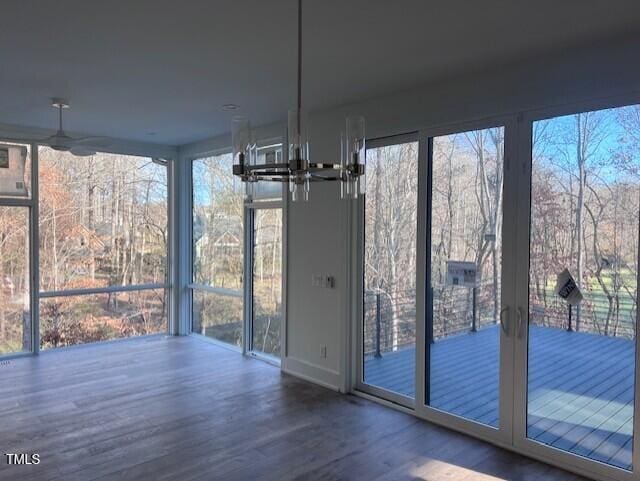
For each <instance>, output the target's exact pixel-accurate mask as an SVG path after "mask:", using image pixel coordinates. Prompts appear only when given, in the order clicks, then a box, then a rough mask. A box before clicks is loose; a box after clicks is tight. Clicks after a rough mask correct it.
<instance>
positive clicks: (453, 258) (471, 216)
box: [425, 127, 504, 427]
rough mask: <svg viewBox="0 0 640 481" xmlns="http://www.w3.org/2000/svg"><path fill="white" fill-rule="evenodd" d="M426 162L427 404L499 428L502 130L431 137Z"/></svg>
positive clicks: (500, 128) (493, 129) (474, 131)
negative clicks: (428, 193) (428, 169)
mask: <svg viewBox="0 0 640 481" xmlns="http://www.w3.org/2000/svg"><path fill="white" fill-rule="evenodd" d="M430 164H431V189H430V190H431V202H430V206H431V212H430V219H431V229H430V231H431V234H430V239H431V255H430V266H429V267H430V271H431V279H430V283H429V286H430V293H431V295H430V296H429V302H428V306H427V309H428V311H429V314H428V315H427V318H428V319H430V322H428V323H427V327H426V332H427V336H428V340H429V341H430V342H429V343H428V352H429V355H430V356H429V359H427V363H426V366H425V369H426V373H427V379H426V386H427V392H428V394H429V395H428V397H427V403H428V404H429V405H430V406H432V407H434V408H437V409H439V410H442V411H445V412H449V413H451V414H454V415H457V416H462V417H465V418H468V419H472V420H473V421H476V422H479V423H482V424H486V425H489V426H492V427H498V425H499V394H500V332H501V331H500V327H499V325H498V320H499V318H500V309H501V304H502V298H501V282H502V280H501V272H502V207H503V179H504V128H503V127H495V128H490V129H481V130H472V131H468V132H460V133H454V134H450V135H442V136H438V137H433V138H432V149H431V158H430ZM480 393H482V394H480Z"/></svg>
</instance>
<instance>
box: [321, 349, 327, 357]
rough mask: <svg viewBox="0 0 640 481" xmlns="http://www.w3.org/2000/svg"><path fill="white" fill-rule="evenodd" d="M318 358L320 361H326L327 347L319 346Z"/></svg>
mask: <svg viewBox="0 0 640 481" xmlns="http://www.w3.org/2000/svg"><path fill="white" fill-rule="evenodd" d="M320 357H321V358H322V359H326V358H327V346H321V347H320Z"/></svg>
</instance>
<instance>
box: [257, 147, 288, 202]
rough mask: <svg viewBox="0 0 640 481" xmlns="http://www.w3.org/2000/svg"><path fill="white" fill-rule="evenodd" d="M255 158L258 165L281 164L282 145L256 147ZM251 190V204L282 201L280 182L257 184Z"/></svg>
mask: <svg viewBox="0 0 640 481" xmlns="http://www.w3.org/2000/svg"><path fill="white" fill-rule="evenodd" d="M257 156H258V159H257V161H256V164H258V165H263V164H276V163H282V162H283V159H282V144H273V145H267V146H264V147H258V149H257ZM252 189H253V194H252V196H251V200H252V201H253V202H260V201H263V200H267V201H268V200H280V199H282V182H258V183H256V184H253V185H252Z"/></svg>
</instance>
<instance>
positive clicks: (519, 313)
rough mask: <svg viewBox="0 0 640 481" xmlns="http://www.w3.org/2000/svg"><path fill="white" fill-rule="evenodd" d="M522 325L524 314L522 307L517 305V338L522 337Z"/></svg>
mask: <svg viewBox="0 0 640 481" xmlns="http://www.w3.org/2000/svg"><path fill="white" fill-rule="evenodd" d="M523 325H524V314H523V309H522V307H518V327H517V329H518V339H522V326H523Z"/></svg>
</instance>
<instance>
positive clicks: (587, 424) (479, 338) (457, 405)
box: [365, 326, 635, 468]
mask: <svg viewBox="0 0 640 481" xmlns="http://www.w3.org/2000/svg"><path fill="white" fill-rule="evenodd" d="M499 332H500V331H499V329H498V327H496V326H492V327H488V328H485V329H483V330H481V331H479V332H477V333H469V334H462V335H459V336H455V337H450V338H446V339H443V340H440V341H436V342H435V343H434V344H432V354H431V359H432V362H431V385H430V391H431V402H430V404H431V406H433V407H435V408H438V409H441V410H443V411H447V412H450V413H453V414H456V415H459V416H462V417H466V418H469V419H473V420H474V421H478V422H481V423H484V424H488V425H490V426H498V382H499V381H498V376H499V372H498V365H499V363H498V361H499V359H498V357H499V349H498V348H499V345H498V337H499ZM414 364H415V350H414V349H413V348H406V349H402V350H399V351H396V352H389V353H383V355H382V358H378V359H376V358H373V357H371V358H368V359H367V360H366V361H365V380H366V382H367V383H368V384H372V385H375V386H378V387H382V388H385V389H388V390H391V391H394V392H398V393H401V394H405V395H407V396H411V397H413V396H414V389H415V388H414V382H415V381H414V379H415V370H414ZM634 364H635V363H634V342H633V341H630V340H628V339H621V338H611V337H604V336H598V335H594V334H585V333H575V332H567V331H565V330H560V329H551V328H542V327H531V330H530V346H529V373H530V374H529V380H528V382H529V390H528V421H527V424H528V425H527V432H528V435H529V437H530V438H532V439H535V440H537V441H539V442H542V443H545V444H549V445H551V446H554V447H557V448H561V449H564V450H567V451H570V452H573V453H576V454H579V455H582V456H587V457H589V458H591V459H596V460H598V461H603V462H606V463H609V464H613V465H615V466H619V467H622V468H629V467H630V465H631V445H632V435H633V396H634V395H633V392H634V375H633V374H634Z"/></svg>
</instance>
